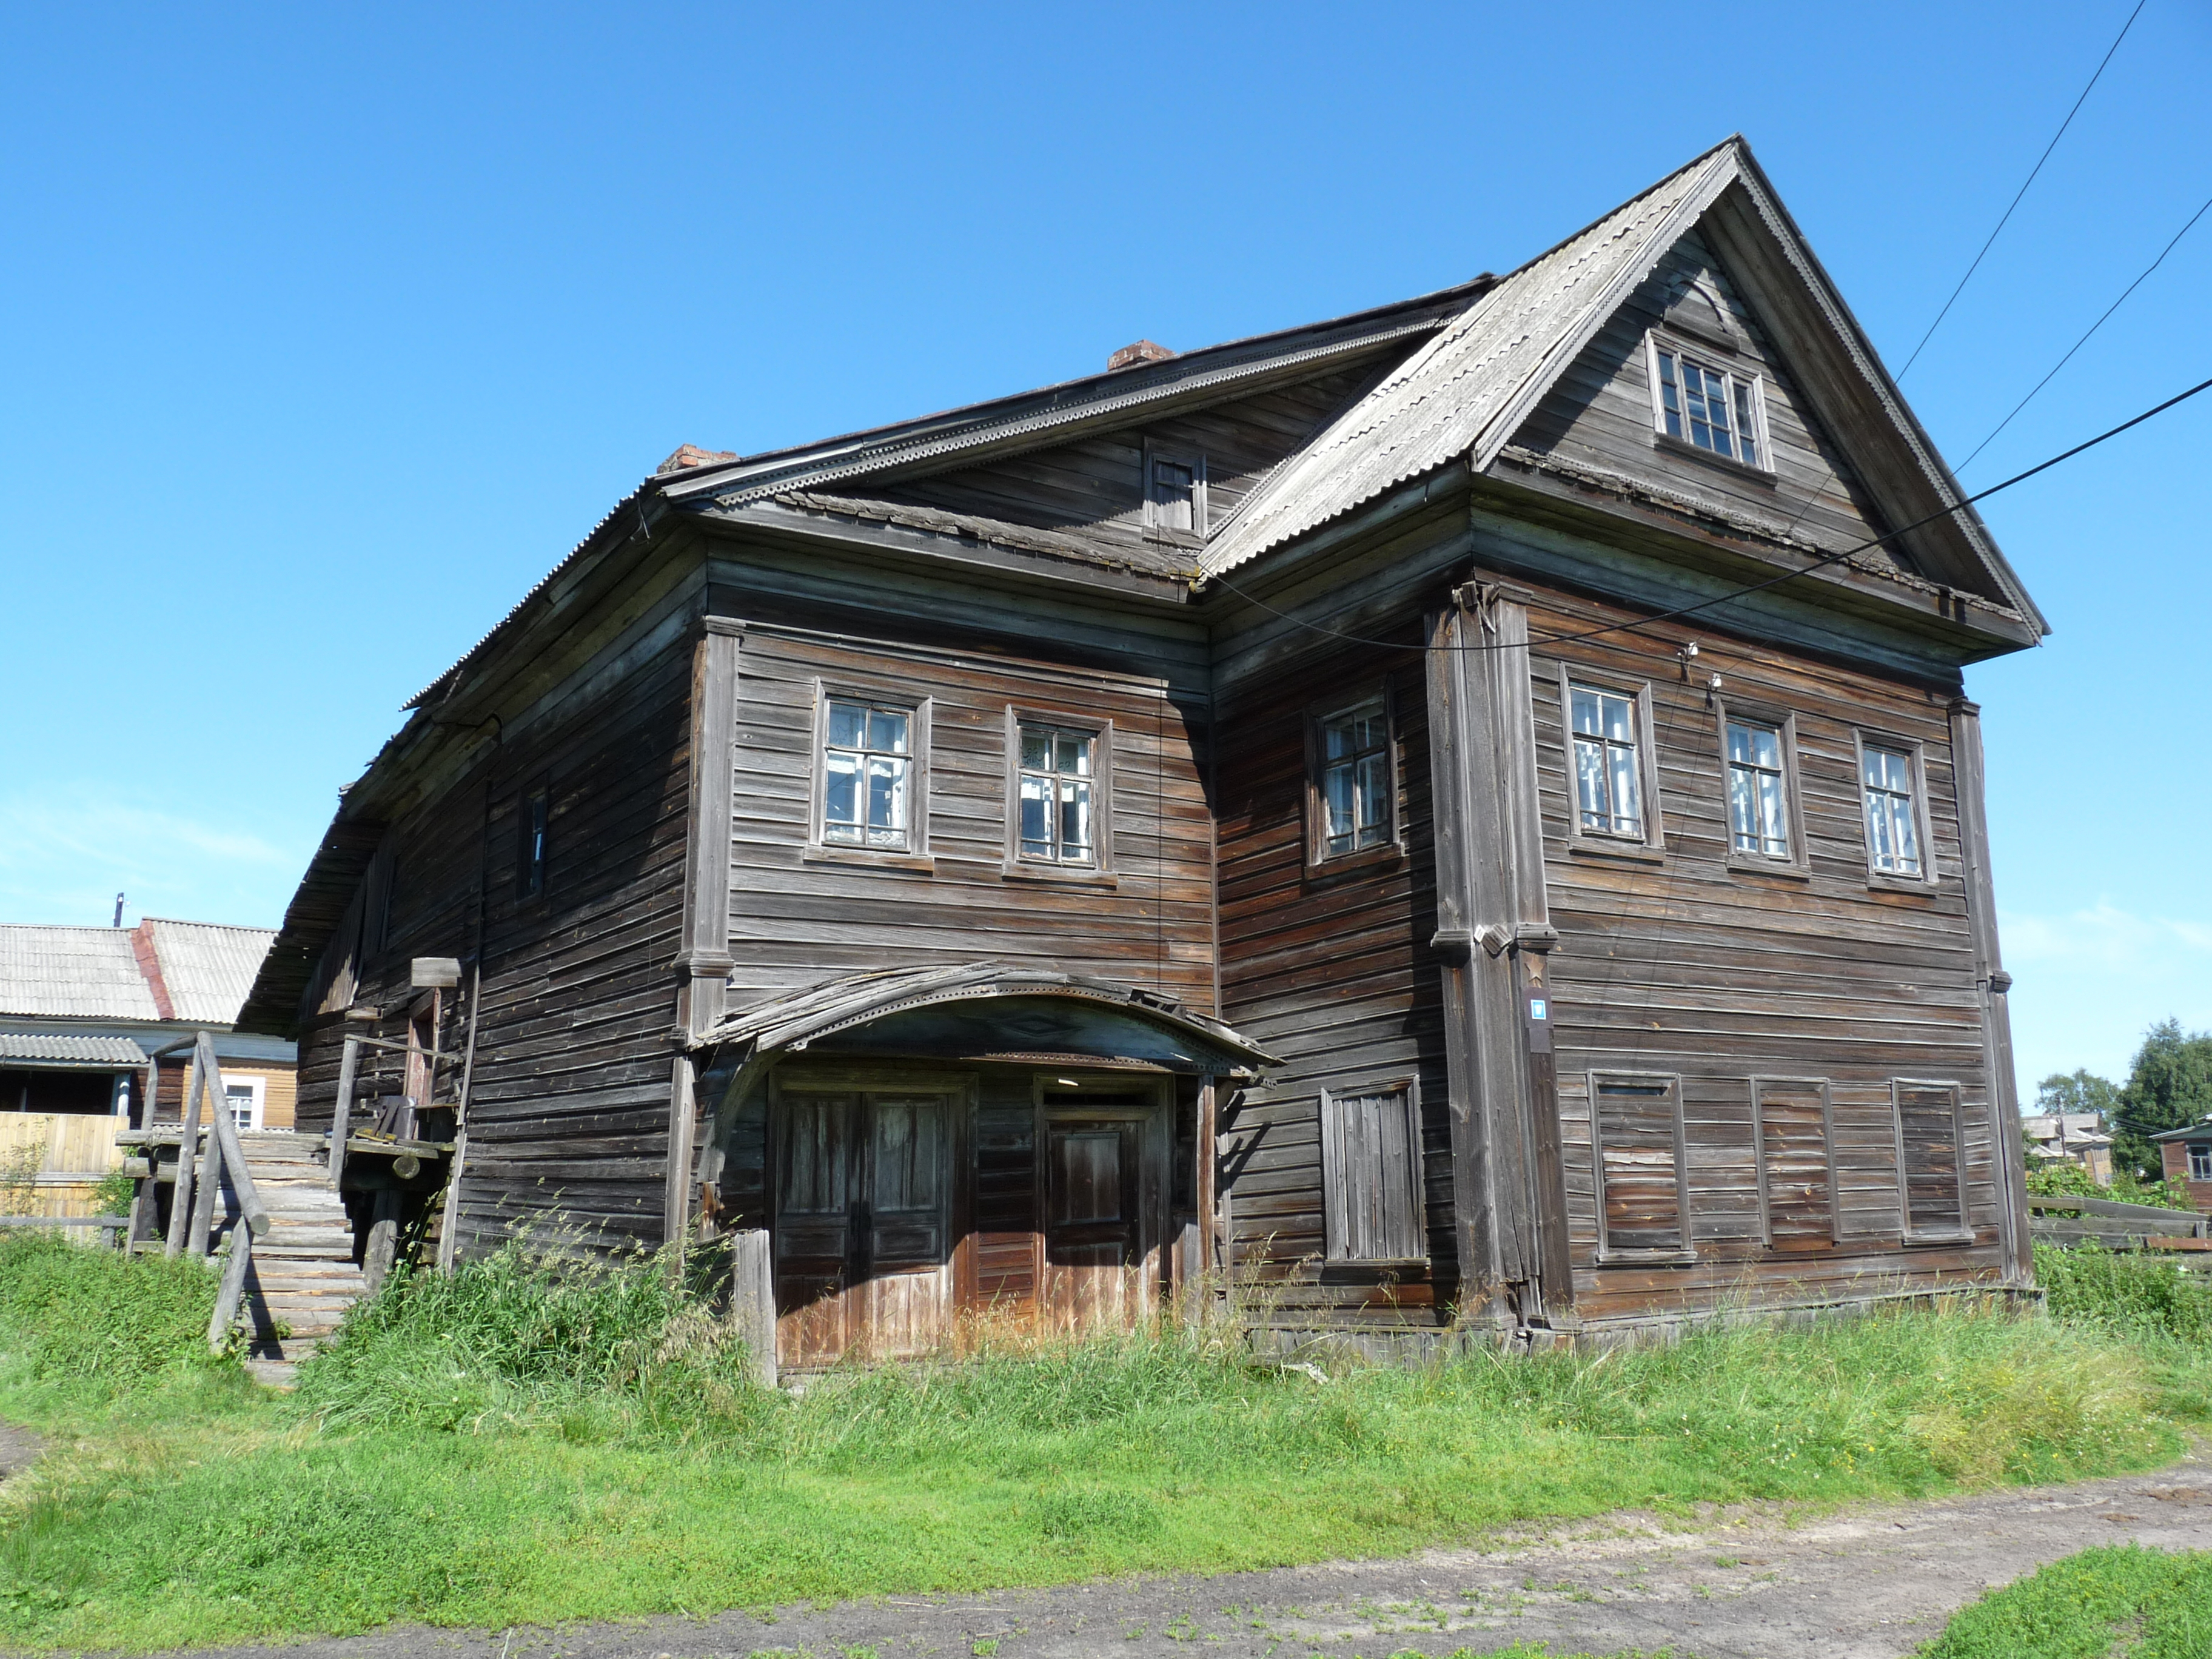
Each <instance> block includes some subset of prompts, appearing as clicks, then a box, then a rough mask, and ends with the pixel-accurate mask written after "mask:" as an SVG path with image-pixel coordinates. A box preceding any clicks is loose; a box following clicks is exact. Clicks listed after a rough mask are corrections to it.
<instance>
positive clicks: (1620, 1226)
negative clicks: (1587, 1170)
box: [1590, 1072, 1690, 1255]
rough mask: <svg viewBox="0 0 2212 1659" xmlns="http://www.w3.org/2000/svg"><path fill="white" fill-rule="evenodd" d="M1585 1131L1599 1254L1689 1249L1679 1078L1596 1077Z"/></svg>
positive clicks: (1593, 1075)
mask: <svg viewBox="0 0 2212 1659" xmlns="http://www.w3.org/2000/svg"><path fill="white" fill-rule="evenodd" d="M1590 1132H1591V1142H1592V1144H1593V1145H1594V1146H1595V1148H1596V1152H1597V1214H1598V1249H1599V1252H1600V1254H1601V1255H1614V1254H1619V1253H1621V1252H1625V1251H1654V1250H1657V1251H1665V1252H1667V1253H1668V1254H1670V1255H1674V1254H1681V1253H1684V1252H1686V1251H1687V1250H1688V1249H1689V1243H1690V1238H1689V1218H1688V1215H1687V1214H1686V1204H1685V1200H1684V1194H1685V1192H1686V1189H1687V1186H1688V1182H1687V1181H1686V1179H1685V1176H1684V1172H1683V1162H1684V1157H1683V1146H1682V1087H1681V1084H1680V1080H1679V1079H1675V1078H1671V1077H1650V1076H1624V1075H1622V1074H1620V1073H1607V1072H1593V1073H1591V1074H1590Z"/></svg>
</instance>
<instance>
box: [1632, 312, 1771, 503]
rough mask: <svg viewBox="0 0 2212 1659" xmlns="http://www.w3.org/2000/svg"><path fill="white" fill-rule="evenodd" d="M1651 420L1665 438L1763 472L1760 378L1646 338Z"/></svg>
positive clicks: (1763, 420)
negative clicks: (1649, 369)
mask: <svg viewBox="0 0 2212 1659" xmlns="http://www.w3.org/2000/svg"><path fill="white" fill-rule="evenodd" d="M1651 421H1652V425H1653V427H1654V428H1655V429H1656V430H1657V431H1658V432H1659V433H1660V434H1661V435H1662V436H1664V437H1668V438H1672V439H1674V440H1676V441H1679V442H1681V443H1686V444H1688V445H1689V446H1690V447H1692V448H1693V449H1701V450H1703V451H1705V453H1707V454H1711V455H1718V456H1722V457H1723V458H1725V459H1729V460H1731V461H1741V462H1742V463H1743V464H1744V465H1746V466H1755V467H1758V468H1759V469H1761V470H1762V471H1765V469H1766V465H1767V462H1766V409H1765V398H1764V396H1763V387H1762V386H1761V385H1760V379H1759V376H1758V375H1756V374H1744V373H1742V372H1741V371H1740V370H1735V369H1729V368H1722V367H1721V366H1719V365H1718V364H1717V363H1716V362H1713V361H1712V359H1711V358H1709V357H1699V356H1696V355H1695V354H1693V353H1692V352H1687V351H1685V350H1683V349H1681V348H1680V346H1678V345H1676V344H1675V343H1674V342H1673V341H1671V340H1665V339H1662V338H1660V337H1657V336H1656V335H1655V336H1653V337H1652V339H1651Z"/></svg>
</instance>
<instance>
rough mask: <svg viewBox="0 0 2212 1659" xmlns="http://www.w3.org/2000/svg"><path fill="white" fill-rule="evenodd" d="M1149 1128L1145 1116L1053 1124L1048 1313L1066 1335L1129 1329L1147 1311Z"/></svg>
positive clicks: (1048, 1156)
mask: <svg viewBox="0 0 2212 1659" xmlns="http://www.w3.org/2000/svg"><path fill="white" fill-rule="evenodd" d="M1145 1129H1146V1121H1145V1120H1144V1119H1143V1118H1119V1119H1110V1120H1100V1121H1076V1122H1051V1121H1048V1123H1047V1125H1046V1127H1045V1134H1044V1142H1045V1159H1044V1163H1045V1183H1044V1184H1045V1192H1044V1200H1045V1202H1044V1260H1045V1268H1044V1287H1043V1288H1044V1295H1043V1309H1044V1313H1045V1318H1046V1319H1047V1321H1048V1322H1050V1323H1052V1324H1054V1325H1055V1326H1058V1327H1059V1328H1062V1329H1066V1330H1082V1329H1085V1328H1091V1327H1094V1326H1100V1325H1105V1326H1113V1327H1119V1328H1127V1327H1128V1326H1130V1325H1133V1324H1134V1323H1135V1322H1137V1320H1138V1319H1139V1317H1140V1316H1142V1314H1143V1313H1144V1311H1145V1310H1146V1305H1147V1298H1146V1284H1145V1278H1146V1268H1145V1262H1146V1246H1147V1243H1148V1242H1149V1241H1147V1239H1146V1237H1145V1225H1144V1214H1143V1197H1144V1190H1143V1189H1144V1182H1143V1178H1142V1171H1143V1159H1144V1146H1145V1139H1146V1136H1145Z"/></svg>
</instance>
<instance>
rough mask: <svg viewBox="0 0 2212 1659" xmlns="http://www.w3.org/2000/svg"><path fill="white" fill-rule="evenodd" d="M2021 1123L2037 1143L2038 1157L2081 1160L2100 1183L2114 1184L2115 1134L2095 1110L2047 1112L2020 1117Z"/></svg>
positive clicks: (2055, 1159) (2023, 1128) (2102, 1185)
mask: <svg viewBox="0 0 2212 1659" xmlns="http://www.w3.org/2000/svg"><path fill="white" fill-rule="evenodd" d="M2020 1127H2021V1133H2023V1134H2025V1135H2026V1136H2027V1138H2028V1139H2029V1140H2031V1141H2033V1143H2034V1145H2035V1152H2036V1156H2037V1157H2039V1158H2044V1159H2045V1160H2047V1161H2050V1162H2052V1163H2058V1162H2064V1163H2068V1164H2080V1165H2081V1167H2082V1168H2083V1169H2085V1170H2087V1171H2088V1172H2089V1176H2090V1178H2091V1179H2092V1180H2093V1181H2094V1182H2097V1184H2098V1185H2099V1186H2100V1187H2109V1186H2111V1185H2112V1136H2110V1135H2109V1134H2107V1133H2105V1121H2104V1119H2102V1118H2100V1117H2099V1116H2098V1115H2096V1113H2094V1112H2045V1113H2041V1114H2039V1115H2034V1116H2031V1117H2024V1118H2022V1119H2021V1121H2020Z"/></svg>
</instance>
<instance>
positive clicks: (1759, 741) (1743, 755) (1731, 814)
mask: <svg viewBox="0 0 2212 1659" xmlns="http://www.w3.org/2000/svg"><path fill="white" fill-rule="evenodd" d="M1714 710H1715V713H1716V714H1717V719H1718V728H1719V734H1720V745H1721V777H1722V781H1723V787H1724V789H1725V793H1726V796H1727V806H1728V861H1729V865H1730V866H1733V867H1735V868H1737V869H1747V870H1761V871H1777V872H1784V873H1788V874H1802V873H1804V871H1805V862H1806V860H1805V839H1804V832H1803V829H1802V825H1801V824H1800V823H1799V816H1800V815H1799V807H1798V802H1799V799H1800V796H1799V789H1798V783H1797V720H1796V715H1794V714H1788V713H1785V712H1784V711H1781V710H1778V709H1771V708H1758V707H1756V706H1753V705H1747V704H1742V703H1737V702H1730V701H1726V700H1723V699H1722V698H1718V697H1716V698H1715V699H1714Z"/></svg>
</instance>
